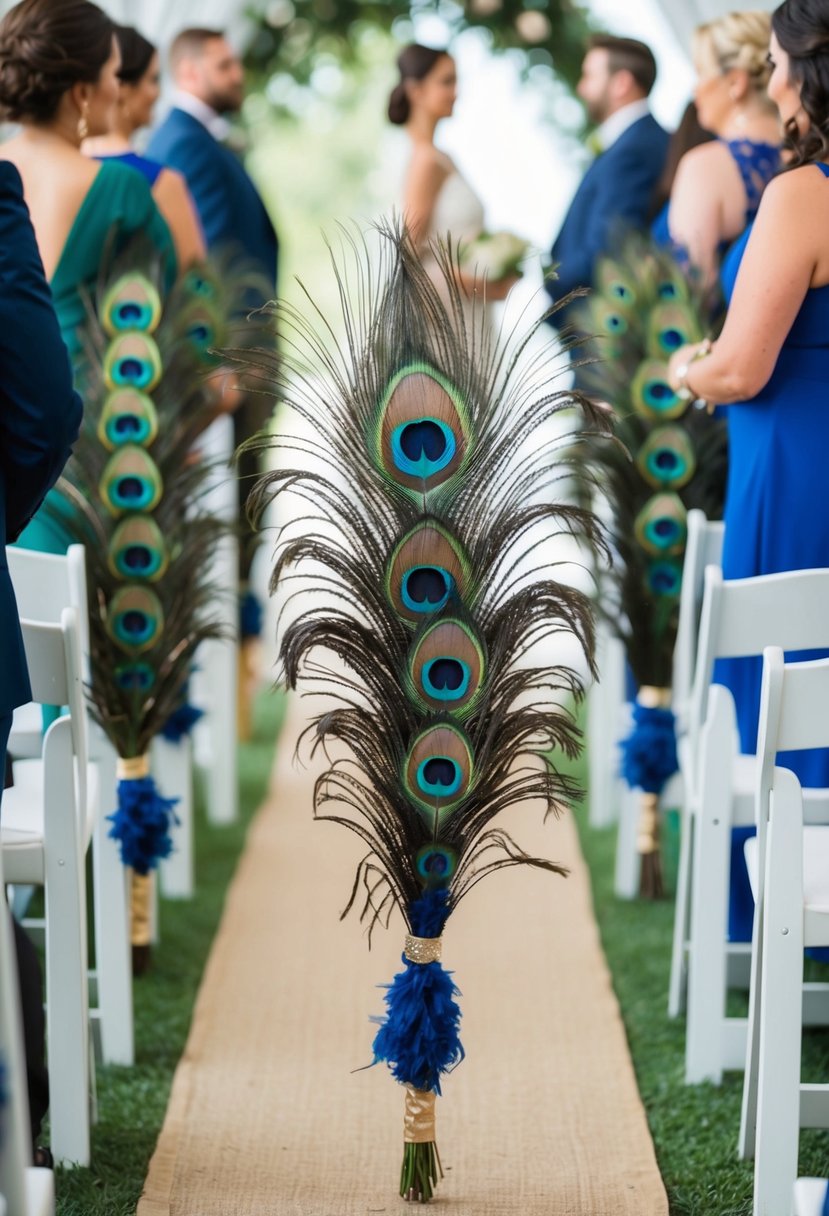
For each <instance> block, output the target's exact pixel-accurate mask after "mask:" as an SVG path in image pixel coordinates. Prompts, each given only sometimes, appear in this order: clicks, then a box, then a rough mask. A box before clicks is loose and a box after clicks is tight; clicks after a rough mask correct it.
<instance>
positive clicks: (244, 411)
mask: <svg viewBox="0 0 829 1216" xmlns="http://www.w3.org/2000/svg"><path fill="white" fill-rule="evenodd" d="M170 69H171V71H172V75H173V80H174V82H175V91H174V93H173V106H172V109H171V110H170V112H169V114H168V115H167V117H166V118H165V119H164V121H163V122H162V124H161V126H160V127H159V128H158V129H157V130H156V131H155V133H154V135H153V136H152V138H151V140H150V142H149V145H148V147H147V155H148V156H149V157H151V158H152V159H153V160H157V161H160V162H161V164H163V165H166V166H168V167H169V168H172V169H177V170H178V172H179V173H181V174H183V176H184V179H185V181H186V182H187V185H188V187H189V189H190V193H191V194H192V196H193V199H194V201H195V204H196V209H197V211H198V214H199V219H200V221H201V226H202V231H203V232H204V236H205V239H206V241H207V248H208V250H209V251H210V252H211V253H219V252H222V253H225V254H237V255H239V257H240V259H241V260H242V261H245V262H248V263H251V264H253V265H254V266H255V267H256V269H257V270H258V271H259V273H260V275H261V276H262V277H263V280H264V282H265V284H266V292H267V296H258V294H256V293H252V295H251V298H250V299H249V300H248V305H249V308H250V309H253V308H256V307H257V306H258V305H260V304H262V303H264V302H265V299H266V298H267V297H270V298H273V297H274V296H275V295H276V281H277V260H278V253H279V242H278V239H277V235H276V232H275V230H274V226H273V223H272V222H271V218H270V216H269V215H268V212H267V209H266V207H265V204H264V203H263V202H262V199H261V198H260V196H259V192H258V190H257V188H256V186H255V185H254V183H253V181H252V180H251V178H250V176H249V175H248V173H247V171H246V169H245V167H244V165H243V164H242V160H241V158H240V156H239V155H238V154H237V153H236V152H235V151H234V150H232V148H231V147H230V146H228V144H227V143H226V142H224V141H226V140H227V138H228V136H229V135H230V134H231V127H230V124H229V122H228V119H227V115H229V114H236V113H237V112H238V111H239V110H240V109H241V106H242V101H243V98H244V71H243V68H242V64H241V61H240V59H239V56H238V55H237V54H236V52H235V51H234V50H233V48H232V46H231V45H230V43H229V42H228V40H227V38H226V37H225V35H224V34H223V33H222V31H221V30H213V29H185V30H182V31H181V33H180V34H178V35H177V36H176V37H175V38H174V39H173V42H172V45H171V47H170ZM269 412H270V403H269V401H268V399H267V398H265V397H264V396H261V395H259V394H256V393H248V394H246V395H245V396H244V397H243V399H242V401H241V403H240V404H239V405H238V408H237V409H236V412H235V413H234V415H233V426H234V439H235V443H236V446H237V447H239V445H240V444H242V443H244V441H245V440H247V439H250V438H251V437H252V436H253V435H255V434H256V433H257V431H259V430H260V429H261V428H262V427H263V426H264V424H265V422H266V421H267V417H268V414H269ZM236 465H237V470H238V495H239V518H240V519H245V518H246V516H245V502H246V499H247V495H248V491H249V489H250V487H251V485H252V484H253V481H254V480H255V479H256V477H257V476H258V474H259V457H258V455H257V454H256V453H255V452H244V453H242V454H241V455H240V456H238V457H237V461H236ZM239 549H240V560H239V577H240V583H241V584H242V588H243V592H244V589H245V588H246V585H247V582H248V579H249V577H250V566H251V562H252V557H253V545H252V544H241V545H240V547H239ZM241 630H242V635H243V636H245V635H255V634H256V633H258V632H259V629H258V612H257V606H256V605H255V602H254V600H253V598H252V597H251V596H250V594H249V593H246V592H245V593H244V595H243V600H242V613H241Z"/></svg>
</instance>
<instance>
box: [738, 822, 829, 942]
mask: <svg viewBox="0 0 829 1216" xmlns="http://www.w3.org/2000/svg"><path fill="white" fill-rule="evenodd" d="M745 857H746V866H747V867H748V877H749V881H750V882H751V891H752V894H753V895H754V898H755V900H756V899H757V889H758V886H759V881H758V880H759V874H758V867H759V845H758V841H757V837H756V836H751V837H750V838H749V839H748V840H747V841H746V843H745ZM803 908H804V912H805V914H806V916H807V931H806V945H807V946H808V945H810V944H811V943H810V942H809V940H808V939H809V933H808V917H809V914H810V913H814V914H815V915H816V916H829V828H825V827H817V826H815V827H804V829H803ZM825 932H826V930H825V929H824V930H823V934H825Z"/></svg>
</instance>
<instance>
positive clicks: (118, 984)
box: [92, 744, 135, 1065]
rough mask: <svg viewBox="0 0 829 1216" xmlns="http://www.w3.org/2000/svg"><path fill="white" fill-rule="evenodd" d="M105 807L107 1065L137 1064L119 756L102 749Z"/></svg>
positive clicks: (98, 911)
mask: <svg viewBox="0 0 829 1216" xmlns="http://www.w3.org/2000/svg"><path fill="white" fill-rule="evenodd" d="M98 772H99V776H100V782H99V789H100V799H101V805H100V810H99V814H98V818H97V821H96V825H95V832H94V835H93V838H92V865H93V878H94V884H95V885H94V894H93V908H94V918H95V960H96V971H97V973H98V1006H99V1009H100V1014H101V1053H102V1056H103V1060H104V1063H105V1064H124V1065H131V1064H133V1063H134V1060H135V1044H134V1032H133V1010H132V954H131V946H130V918H129V888H128V884H127V872H126V870H125V869H124V866H123V865H122V863H121V858H120V855H119V852H118V845H117V843H116V842H115V841H114V840H111V839H110V837H109V823H108V821H107V815H108V814H109V813H110V812H111V811H112V810H114V809H115V803H116V796H117V795H116V775H115V772H116V770H115V752H114V750H113V749H112V748H111V747H110V746H109V744H102V745H101V748H100V759H99V760H98Z"/></svg>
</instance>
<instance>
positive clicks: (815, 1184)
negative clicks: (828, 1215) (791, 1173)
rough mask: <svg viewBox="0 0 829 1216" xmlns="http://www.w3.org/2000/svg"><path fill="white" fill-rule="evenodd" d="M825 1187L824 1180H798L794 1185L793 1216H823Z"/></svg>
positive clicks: (828, 1184)
mask: <svg viewBox="0 0 829 1216" xmlns="http://www.w3.org/2000/svg"><path fill="white" fill-rule="evenodd" d="M827 1187H829V1183H828V1182H827V1181H826V1179H825V1178H798V1180H797V1182H796V1183H795V1184H794V1208H793V1212H794V1216H823V1214H824V1212H825V1211H826V1207H825V1205H826V1203H827V1199H828V1197H827Z"/></svg>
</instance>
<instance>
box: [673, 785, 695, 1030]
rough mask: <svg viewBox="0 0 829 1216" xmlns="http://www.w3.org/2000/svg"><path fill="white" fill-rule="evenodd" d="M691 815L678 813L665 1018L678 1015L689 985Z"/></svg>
mask: <svg viewBox="0 0 829 1216" xmlns="http://www.w3.org/2000/svg"><path fill="white" fill-rule="evenodd" d="M693 835H694V817H693V812H692V811H691V808H690V807H687V806H685V807H682V808H681V810H680V812H679V867H678V870H677V880H676V901H675V904H674V936H673V947H672V949H671V980H670V985H669V988H668V1017H669V1018H678V1017H679V1015H680V1014H681V1013H682V1011H683V1010H684V1009H685V1004H686V997H687V984H688V969H687V963H686V951H687V948H688V923H689V920H690V913H691V858H692V851H693Z"/></svg>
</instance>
